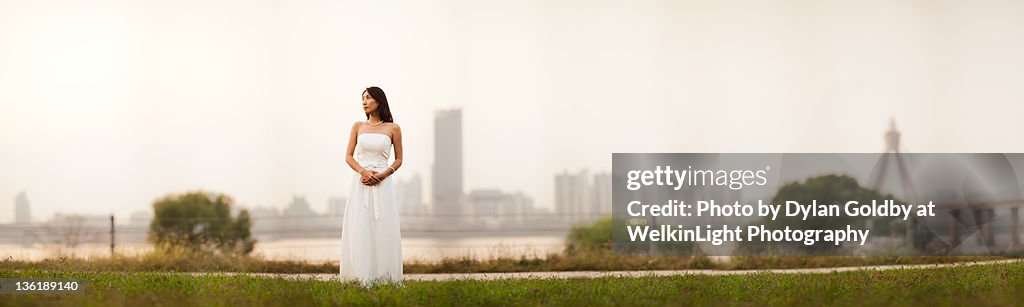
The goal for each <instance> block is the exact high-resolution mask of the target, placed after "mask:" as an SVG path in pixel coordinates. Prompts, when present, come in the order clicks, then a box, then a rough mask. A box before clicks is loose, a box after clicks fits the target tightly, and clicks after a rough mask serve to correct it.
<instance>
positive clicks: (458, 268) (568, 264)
mask: <svg viewBox="0 0 1024 307" xmlns="http://www.w3.org/2000/svg"><path fill="white" fill-rule="evenodd" d="M1009 258H1010V257H1001V256H905V257H874V256H872V257H861V256H803V257H801V256H785V257H778V256H776V257H767V256H765V257H733V258H732V260H731V261H729V262H715V261H712V260H711V258H708V257H678V256H623V255H617V254H614V253H612V252H611V251H607V250H604V251H600V250H581V251H577V252H574V253H572V254H566V253H561V254H554V253H553V254H549V255H547V256H546V257H545V258H526V257H519V258H516V257H495V258H491V259H474V258H470V257H461V258H446V259H444V260H442V261H439V262H406V263H405V266H404V270H405V272H406V273H492V272H536V271H633V270H690V269H719V270H737V269H787V268H818V267H843V266H866V265H887V264H929V263H953V262H969V261H984V260H997V259H1009ZM2 269H7V270H22V269H40V270H66V271H125V272H140V271H142V272H262V273H336V272H338V264H336V263H315V262H307V261H298V260H269V259H265V258H262V257H251V256H239V255H230V254H214V253H208V252H200V253H197V252H192V251H187V250H184V249H166V250H156V249H155V250H154V251H152V252H149V253H146V254H142V255H137V256H114V257H101V258H90V259H81V258H71V257H62V258H56V259H46V260H42V261H25V260H18V259H3V260H0V270H2Z"/></svg>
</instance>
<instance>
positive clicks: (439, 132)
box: [431, 109, 463, 222]
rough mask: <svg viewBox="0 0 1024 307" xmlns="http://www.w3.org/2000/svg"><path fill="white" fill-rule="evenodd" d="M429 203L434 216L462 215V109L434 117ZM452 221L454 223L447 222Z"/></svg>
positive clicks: (439, 113) (438, 113) (438, 112)
mask: <svg viewBox="0 0 1024 307" xmlns="http://www.w3.org/2000/svg"><path fill="white" fill-rule="evenodd" d="M432 177H433V178H432V179H433V180H432V182H431V183H432V189H431V190H432V191H431V192H432V194H431V198H432V199H431V201H432V202H433V208H434V213H435V214H440V215H446V216H458V215H459V214H461V213H462V198H463V194H462V193H463V190H462V189H463V187H462V110H461V109H451V110H440V111H437V113H435V114H434V165H433V170H432ZM448 221H449V222H453V221H454V220H448Z"/></svg>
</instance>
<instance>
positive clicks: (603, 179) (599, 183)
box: [590, 172, 612, 215]
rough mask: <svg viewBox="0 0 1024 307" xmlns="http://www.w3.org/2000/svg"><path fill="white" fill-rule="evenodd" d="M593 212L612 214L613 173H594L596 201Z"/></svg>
mask: <svg viewBox="0 0 1024 307" xmlns="http://www.w3.org/2000/svg"><path fill="white" fill-rule="evenodd" d="M591 205H593V207H592V208H591V210H590V211H591V212H594V213H597V214H601V215H611V214H612V174H611V173H608V172H604V173H597V174H594V201H593V202H592V203H591Z"/></svg>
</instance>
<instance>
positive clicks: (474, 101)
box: [0, 0, 1024, 223]
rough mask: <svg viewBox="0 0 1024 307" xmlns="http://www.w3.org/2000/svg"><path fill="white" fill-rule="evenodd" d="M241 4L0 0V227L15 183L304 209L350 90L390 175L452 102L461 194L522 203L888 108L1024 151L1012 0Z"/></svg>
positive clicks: (973, 148) (873, 116) (977, 141)
mask: <svg viewBox="0 0 1024 307" xmlns="http://www.w3.org/2000/svg"><path fill="white" fill-rule="evenodd" d="M240 8H242V4H240V3H237V2H230V1H220V0H211V1H203V2H188V1H185V2H163V1H129V0H104V1H103V2H102V5H100V4H95V3H83V2H75V1H63V2H62V1H57V2H33V1H0V42H3V44H4V46H5V47H4V48H0V63H4V65H0V108H2V109H3V110H4V112H0V148H3V149H4V150H0V170H3V171H2V172H0V200H2V201H0V223H10V222H12V221H13V220H14V216H13V211H14V210H13V208H12V207H11V206H13V205H14V204H13V201H12V197H13V196H15V195H16V194H17V193H18V192H19V191H21V190H25V191H27V192H28V195H29V198H30V200H31V201H32V207H33V212H32V213H33V215H35V216H36V217H47V216H52V215H53V213H55V212H58V211H64V212H81V211H88V212H90V213H97V214H99V213H104V214H105V213H111V212H112V213H115V214H117V215H119V216H128V215H130V214H131V212H132V211H134V210H137V209H141V208H144V207H147V206H149V205H150V204H151V203H152V201H153V200H154V199H156V198H158V197H160V196H162V195H164V194H166V193H178V192H183V191H187V190H190V189H207V190H211V191H216V192H222V193H226V194H230V195H232V196H233V197H235V198H236V200H237V201H238V203H239V204H244V205H247V206H254V207H255V206H270V205H275V206H281V205H283V204H286V203H288V202H289V201H290V199H291V196H292V195H293V194H296V193H301V194H304V195H307V197H308V199H310V200H311V203H312V205H313V206H314V207H315V208H317V209H318V210H324V209H325V208H324V206H325V205H326V201H325V200H327V199H329V198H330V197H331V196H344V194H345V191H346V188H347V187H348V185H349V182H348V180H349V178H350V175H351V172H350V171H351V170H350V169H348V167H347V166H346V165H345V163H344V160H343V153H344V148H345V145H346V142H347V139H348V138H347V136H348V134H349V127H351V124H352V123H353V122H355V121H360V120H364V119H365V117H364V115H363V114H362V113H361V112H360V109H359V105H360V101H359V93H360V92H361V91H362V89H363V88H364V87H366V86H371V85H377V86H380V87H382V88H383V89H384V90H385V91H386V92H387V95H388V98H389V101H390V103H391V104H392V111H393V112H394V115H395V119H396V122H397V123H399V124H400V125H402V130H403V140H404V145H405V150H406V152H405V163H404V164H403V167H402V169H401V170H400V171H399V172H398V173H396V176H399V177H402V176H405V175H411V174H419V175H420V176H421V178H422V180H423V182H422V184H423V185H424V188H425V189H429V188H427V187H428V186H433V185H432V182H431V181H432V180H433V178H432V176H431V172H430V169H431V165H432V163H431V161H434V148H433V147H432V145H431V144H432V143H433V140H432V138H431V137H430V136H431V135H432V134H433V117H432V114H433V112H434V111H435V110H440V109H450V108H460V109H462V110H463V118H462V125H463V128H464V130H463V135H462V138H463V141H464V147H463V150H464V152H465V159H464V161H463V175H462V176H463V181H464V188H465V189H466V191H465V192H468V190H475V189H500V190H502V191H509V192H511V191H522V192H523V193H524V194H525V195H529V196H531V197H533V198H534V203H535V205H536V206H538V207H542V208H553V206H554V203H555V201H554V197H555V192H554V189H555V187H554V184H553V183H552V177H553V176H555V174H557V173H559V172H561V171H564V170H570V171H576V170H580V169H589V170H591V171H592V172H598V171H603V170H607V169H610V164H611V162H610V155H611V153H613V152H879V151H881V150H883V149H884V148H883V147H882V146H881V144H879V142H878V134H879V133H881V132H883V131H884V127H886V125H887V124H888V121H889V119H890V118H896V119H897V120H898V121H899V125H900V130H901V131H902V132H903V133H904V135H905V136H906V138H907V140H908V141H907V142H904V144H905V147H906V148H905V149H906V151H908V152H1020V151H1024V139H1021V138H1017V137H1015V136H1013V135H1012V134H1010V135H1008V134H1006V133H1005V132H1007V131H1024V122H1021V121H1019V120H1018V119H1017V118H1016V117H1017V115H1018V114H1024V104H1020V103H1019V101H1017V100H1018V99H1017V97H1020V96H1021V95H1024V83H1022V82H1024V81H1022V80H1024V79H1021V78H1019V77H1018V75H1019V74H1020V71H1024V58H1022V57H1020V56H1019V54H1020V53H1021V51H1024V33H1022V32H1024V19H1021V18H1019V16H1020V15H1021V12H1024V3H994V4H992V5H977V4H975V3H973V2H972V3H964V2H956V1H932V2H929V3H927V4H923V3H913V4H910V3H900V2H867V3H864V2H857V3H852V2H851V3H844V2H813V3H805V2H800V3H796V2H793V3H780V4H758V5H756V6H754V7H743V8H741V7H738V6H736V5H735V4H733V3H728V2H720V1H709V0H697V1H667V0H665V1H662V0H656V1H649V2H643V3H629V2H599V3H592V2H586V3H584V2H572V1H570V2H557V3H556V2H486V3H483V2H481V3H462V2H460V1H456V0H439V1H424V2H416V3H405V2H373V3H364V2H357V1H340V2H313V1H299V2H291V1H289V2H280V1H263V0H256V1H248V2H246V3H245V4H244V9H240ZM381 20H388V22H380V21H381ZM608 20H614V21H615V22H607V21H608ZM864 20H871V21H872V22H871V23H864V22H863V21H864ZM356 29H359V30H356ZM423 197H424V199H430V198H427V197H431V196H430V195H429V193H427V195H423Z"/></svg>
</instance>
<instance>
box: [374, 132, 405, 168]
mask: <svg viewBox="0 0 1024 307" xmlns="http://www.w3.org/2000/svg"><path fill="white" fill-rule="evenodd" d="M391 135H392V136H391V138H392V140H393V141H392V145H394V147H395V162H392V163H391V167H389V168H388V169H385V170H384V171H383V172H380V173H377V174H374V176H375V177H377V178H380V179H381V180H384V178H385V177H387V176H391V174H394V173H395V172H396V171H398V168H399V167H402V127H399V126H398V124H395V128H394V129H393V130H392V133H391Z"/></svg>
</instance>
